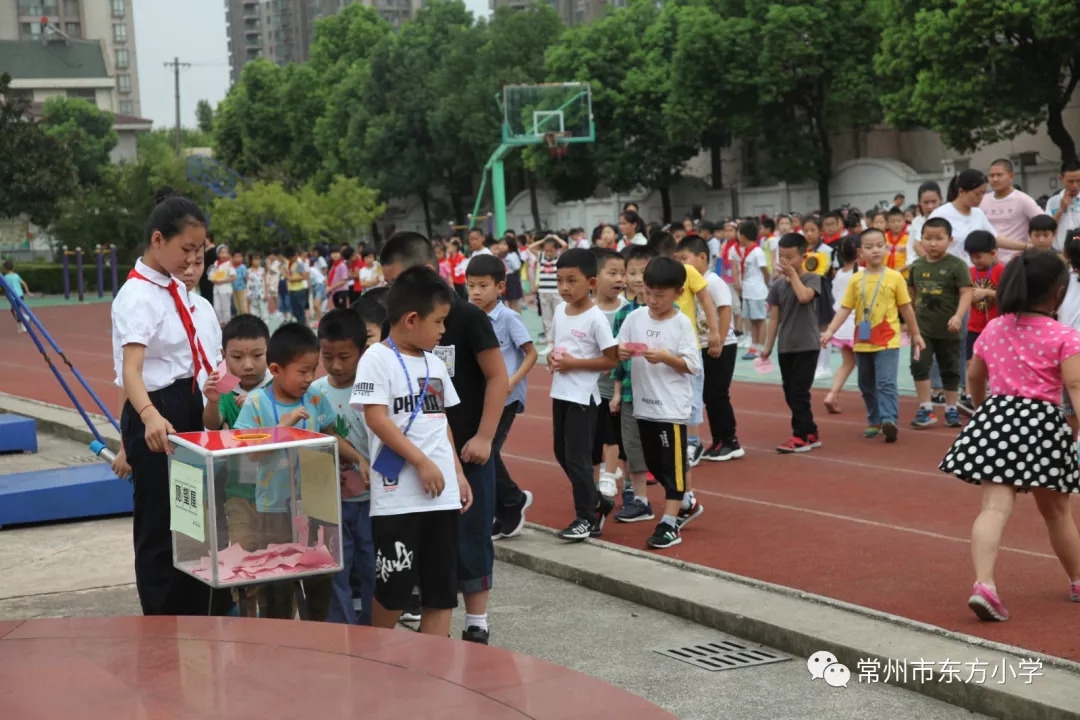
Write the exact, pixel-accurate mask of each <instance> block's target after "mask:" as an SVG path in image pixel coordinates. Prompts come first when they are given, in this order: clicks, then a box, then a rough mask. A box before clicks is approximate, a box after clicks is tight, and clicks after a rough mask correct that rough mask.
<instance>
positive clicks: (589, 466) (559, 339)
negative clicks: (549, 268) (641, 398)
mask: <svg viewBox="0 0 1080 720" xmlns="http://www.w3.org/2000/svg"><path fill="white" fill-rule="evenodd" d="M556 272H557V277H558V289H559V296H560V297H561V298H562V299H563V300H564V302H563V303H562V304H561V305H559V306H558V307H557V308H555V314H554V316H553V317H552V319H551V343H552V350H551V354H550V355H548V359H547V363H548V371H549V372H551V373H552V374H553V377H552V379H551V410H552V411H551V416H552V422H553V431H554V433H553V434H554V436H555V459H556V460H558V461H559V466H560V467H562V469H563V472H565V473H566V476H567V478H569V480H570V486H571V488H573V492H574V515H575V517H574V520H573V522H571V523H570V524H569V525H568V526H567V527H566V529H565V530H562V531H561V532H560V533H559V537H560V538H562V539H563V540H572V541H581V540H585V539H586V538H588V537H589V536H590V535H594V534H595V535H599V534H600V532H601V531H602V530H603V517H604V516H603V515H601V514H599V512H598V502H599V494H598V492H597V489H596V484H595V483H594V481H593V463H592V454H593V437H594V434H595V432H596V407H597V406H598V405H599V404H600V391H599V389H598V387H597V380H598V379H599V378H600V373H603V372H608V371H610V370H611V369H612V368H614V367H615V365H616V364H617V360H616V349H615V338H614V337H612V335H611V325H610V324H609V323H608V320H607V318H606V317H605V316H604V313H603V312H602V311H601V310H600V308H598V307H596V305H594V304H593V301H592V298H591V297H590V296H589V293H590V292H591V291H592V290H593V289H595V287H596V256H595V255H594V254H593V253H592V252H590V251H589V250H582V249H580V248H572V249H570V250H567V251H566V252H564V253H563V254H562V255H561V256H559V262H558V265H557V267H556Z"/></svg>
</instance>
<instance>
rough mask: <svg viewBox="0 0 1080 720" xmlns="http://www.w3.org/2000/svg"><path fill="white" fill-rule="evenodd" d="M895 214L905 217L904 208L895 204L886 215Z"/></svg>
mask: <svg viewBox="0 0 1080 720" xmlns="http://www.w3.org/2000/svg"><path fill="white" fill-rule="evenodd" d="M893 215H899V216H900V217H904V209H903V208H898V207H896V206H895V205H894V206H893V207H891V208H889V211H888V212H886V213H885V217H891V216H893Z"/></svg>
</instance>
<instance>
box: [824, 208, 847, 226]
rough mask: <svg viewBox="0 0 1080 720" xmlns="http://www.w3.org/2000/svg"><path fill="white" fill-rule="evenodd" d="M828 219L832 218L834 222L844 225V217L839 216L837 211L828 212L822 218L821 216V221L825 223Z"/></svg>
mask: <svg viewBox="0 0 1080 720" xmlns="http://www.w3.org/2000/svg"><path fill="white" fill-rule="evenodd" d="M829 218H832V219H833V220H836V221H837V222H839V223H840V224H841V225H843V224H844V216H843V215H841V214H840V211H839V210H830V211H829V212H827V213H823V214H822V216H821V221H822V222H825V221H826V220H828V219H829Z"/></svg>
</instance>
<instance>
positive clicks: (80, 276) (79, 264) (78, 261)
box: [75, 247, 84, 302]
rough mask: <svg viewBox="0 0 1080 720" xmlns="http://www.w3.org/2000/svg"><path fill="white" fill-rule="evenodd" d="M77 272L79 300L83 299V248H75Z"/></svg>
mask: <svg viewBox="0 0 1080 720" xmlns="http://www.w3.org/2000/svg"><path fill="white" fill-rule="evenodd" d="M75 272H76V273H78V277H76V278H75V282H76V286H77V287H78V288H79V302H82V301H83V299H84V298H83V272H82V248H81V247H77V248H75Z"/></svg>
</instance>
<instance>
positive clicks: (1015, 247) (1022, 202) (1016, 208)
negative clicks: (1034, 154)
mask: <svg viewBox="0 0 1080 720" xmlns="http://www.w3.org/2000/svg"><path fill="white" fill-rule="evenodd" d="M1015 175H1016V174H1015V173H1014V172H1013V164H1012V163H1011V162H1010V161H1008V160H1006V159H1005V158H999V159H997V160H995V161H994V162H992V163H990V172H989V173H987V176H986V177H987V179H988V180H989V181H990V189H991V190H993V192H992V193H987V194H985V195H983V199H982V202H981V203H979V209H980V210H982V211H983V213H985V214H986V217H987V219H988V220H990V224H991V225H993V226H994V229H995V230H996V232H995V233H994V234H995V235H997V236H998V237H999V239H998V241H997V256H998V261H999V262H1001V263H1003V264H1004V263H1007V262H1009V260H1011V259H1012V258H1013V256H1014V255H1016V254H1017V253H1019V252H1020V251H1021V250H1025V249H1026V248H1027V247H1028V243H1027V236H1028V221H1029V220H1031V218H1033V217H1035V216H1036V215H1042V214H1043V213H1042V210H1041V209H1040V208H1039V206H1038V205H1037V204H1036V203H1035V201H1034V200H1032V199H1031V196H1030V195H1028V194H1027V193H1025V192H1023V191H1021V190H1018V189H1017V188H1016V187H1015V186H1014V185H1013V179H1014V178H1015Z"/></svg>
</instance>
